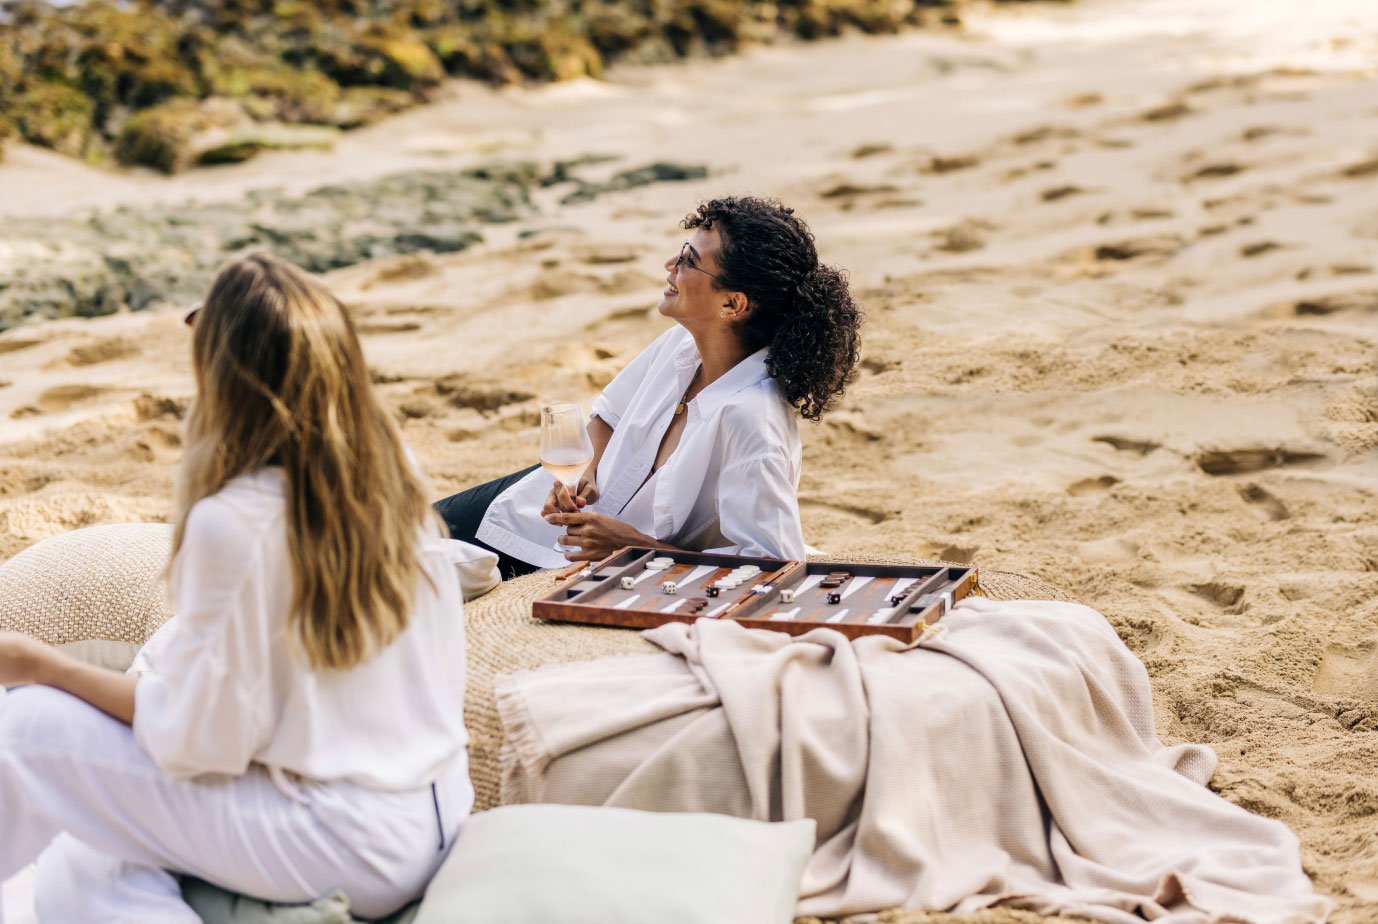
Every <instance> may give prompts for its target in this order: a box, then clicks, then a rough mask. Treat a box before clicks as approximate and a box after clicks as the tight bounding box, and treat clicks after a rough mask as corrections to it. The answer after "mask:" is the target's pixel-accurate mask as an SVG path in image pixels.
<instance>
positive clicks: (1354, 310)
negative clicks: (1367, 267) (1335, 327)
mask: <svg viewBox="0 0 1378 924" xmlns="http://www.w3.org/2000/svg"><path fill="white" fill-rule="evenodd" d="M1292 312H1293V313H1294V314H1296V315H1297V316H1298V317H1306V316H1310V317H1322V316H1325V315H1331V314H1378V290H1372V289H1370V290H1365V291H1359V292H1337V293H1335V294H1333V295H1320V296H1316V297H1314V298H1307V299H1303V300H1301V301H1299V302H1296V303H1295V304H1293V305H1292Z"/></svg>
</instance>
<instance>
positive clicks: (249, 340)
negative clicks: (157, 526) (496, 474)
mask: <svg viewBox="0 0 1378 924" xmlns="http://www.w3.org/2000/svg"><path fill="white" fill-rule="evenodd" d="M192 360H193V366H194V372H195V376H196V388H197V394H196V399H195V401H194V402H193V403H192V408H191V412H190V415H189V418H188V422H187V441H186V453H185V455H184V457H183V459H182V467H181V472H180V477H179V479H178V487H177V514H176V522H175V528H174V532H173V543H172V555H173V559H174V560H175V559H176V556H177V551H178V550H179V549H180V548H181V546H182V540H183V538H184V535H185V530H186V523H187V514H188V512H189V511H190V510H191V508H192V505H194V504H195V503H196V502H197V501H199V500H200V499H202V498H203V497H207V496H209V495H211V494H214V493H215V492H217V491H219V490H220V489H221V488H223V487H224V486H225V484H226V483H227V482H228V481H229V480H230V479H232V478H235V477H236V476H239V475H242V474H245V473H247V472H252V471H254V470H256V469H259V468H262V467H263V466H266V465H279V466H281V467H282V471H283V475H284V479H283V480H284V482H285V484H286V487H287V545H288V549H289V552H290V556H291V562H292V574H293V578H294V580H295V586H294V590H293V604H292V610H291V614H290V616H289V617H288V630H289V635H291V636H293V637H294V638H295V639H296V641H298V642H299V643H300V646H301V650H302V653H303V654H304V655H305V656H306V659H307V662H308V663H309V664H310V665H311V666H312V667H313V668H315V669H345V668H350V667H354V666H355V665H358V664H360V663H362V662H363V661H365V660H367V659H368V658H369V657H370V656H371V655H372V654H374V653H375V652H376V651H378V650H381V649H382V648H383V647H386V646H387V645H388V643H390V642H391V641H392V640H393V639H394V638H396V637H397V636H398V635H399V634H400V633H401V632H402V630H403V629H405V628H406V626H407V620H408V617H409V615H410V612H411V608H412V603H413V600H414V597H415V594H416V587H417V576H418V574H419V573H420V561H419V550H418V543H419V539H420V532H419V531H420V530H421V529H423V528H428V529H432V530H437V531H438V529H439V521H438V519H437V518H436V517H435V514H434V513H433V511H432V510H431V507H430V504H429V503H428V502H427V499H426V496H427V491H426V488H425V485H424V484H423V483H422V481H421V478H420V476H419V474H418V473H417V472H416V470H415V468H414V467H413V466H412V464H411V462H410V460H409V459H408V458H407V453H406V450H405V448H404V447H403V444H402V439H401V434H400V432H399V430H398V428H397V424H396V423H395V422H394V420H393V418H392V416H391V414H389V413H388V411H387V410H386V409H385V408H384V407H383V405H382V403H381V402H380V401H379V400H378V397H377V395H376V394H375V393H374V390H373V386H372V384H371V383H370V381H369V377H368V369H367V367H366V366H365V364H364V356H363V351H362V349H361V348H360V346H359V339H358V337H357V336H356V334H355V332H354V325H353V324H352V322H351V321H350V319H349V315H348V313H347V312H346V311H345V309H344V306H343V305H341V304H340V302H339V300H338V299H337V298H335V296H334V295H332V294H331V293H330V291H329V290H328V289H327V288H326V287H325V286H324V284H322V283H321V282H320V281H319V280H317V279H316V278H314V277H312V276H310V275H308V274H307V273H306V272H304V271H303V270H301V269H298V268H297V267H295V266H293V265H292V264H291V263H288V262H287V261H285V260H281V259H278V258H277V257H274V256H271V255H269V254H264V253H255V254H250V255H248V256H245V257H242V258H240V259H237V260H235V261H233V262H231V263H229V264H227V265H226V266H225V267H224V268H223V269H221V271H220V274H219V275H218V276H217V277H216V279H215V282H213V283H212V284H211V290H210V294H209V295H208V296H207V297H206V301H205V304H204V305H203V306H202V307H201V309H200V311H199V312H198V313H197V315H196V318H195V330H194V334H193V338H192Z"/></svg>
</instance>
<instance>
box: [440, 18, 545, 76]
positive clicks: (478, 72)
mask: <svg viewBox="0 0 1378 924" xmlns="http://www.w3.org/2000/svg"><path fill="white" fill-rule="evenodd" d="M426 40H427V43H428V44H429V45H430V47H431V50H432V51H434V52H435V55H436V57H437V58H438V59H439V60H440V62H441V64H442V65H444V67H445V71H446V73H449V74H454V75H456V76H463V77H473V78H475V79H477V80H486V81H488V82H489V83H495V84H512V83H519V82H520V81H521V79H522V73H521V71H520V70H518V68H517V65H516V64H514V63H513V62H512V57H511V55H509V54H508V53H507V49H506V48H505V47H504V46H503V45H502V43H501V42H499V41H496V40H494V39H492V38H480V37H478V36H476V34H475V30H473V29H470V28H467V27H461V26H443V27H440V28H438V29H432V30H430V31H429V32H428V33H427V38H426Z"/></svg>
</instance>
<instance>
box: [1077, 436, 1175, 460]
mask: <svg viewBox="0 0 1378 924" xmlns="http://www.w3.org/2000/svg"><path fill="white" fill-rule="evenodd" d="M1091 442H1093V443H1104V444H1106V445H1107V446H1109V447H1111V448H1112V449H1116V450H1118V451H1120V452H1132V453H1134V454H1135V455H1136V456H1146V455H1148V454H1149V453H1150V452H1153V451H1154V450H1157V449H1161V448H1162V444H1161V443H1153V442H1150V441H1148V440H1136V439H1133V438H1132V437H1127V436H1112V435H1109V434H1105V435H1102V436H1093V437H1091Z"/></svg>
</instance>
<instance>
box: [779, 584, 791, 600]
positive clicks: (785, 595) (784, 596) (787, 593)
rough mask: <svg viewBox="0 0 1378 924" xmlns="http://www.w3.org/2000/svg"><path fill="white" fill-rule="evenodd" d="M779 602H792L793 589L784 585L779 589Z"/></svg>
mask: <svg viewBox="0 0 1378 924" xmlns="http://www.w3.org/2000/svg"><path fill="white" fill-rule="evenodd" d="M780 602H781V603H793V602H794V591H793V590H791V589H790V588H788V587H786V588H785V589H784V590H782V591H780Z"/></svg>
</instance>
